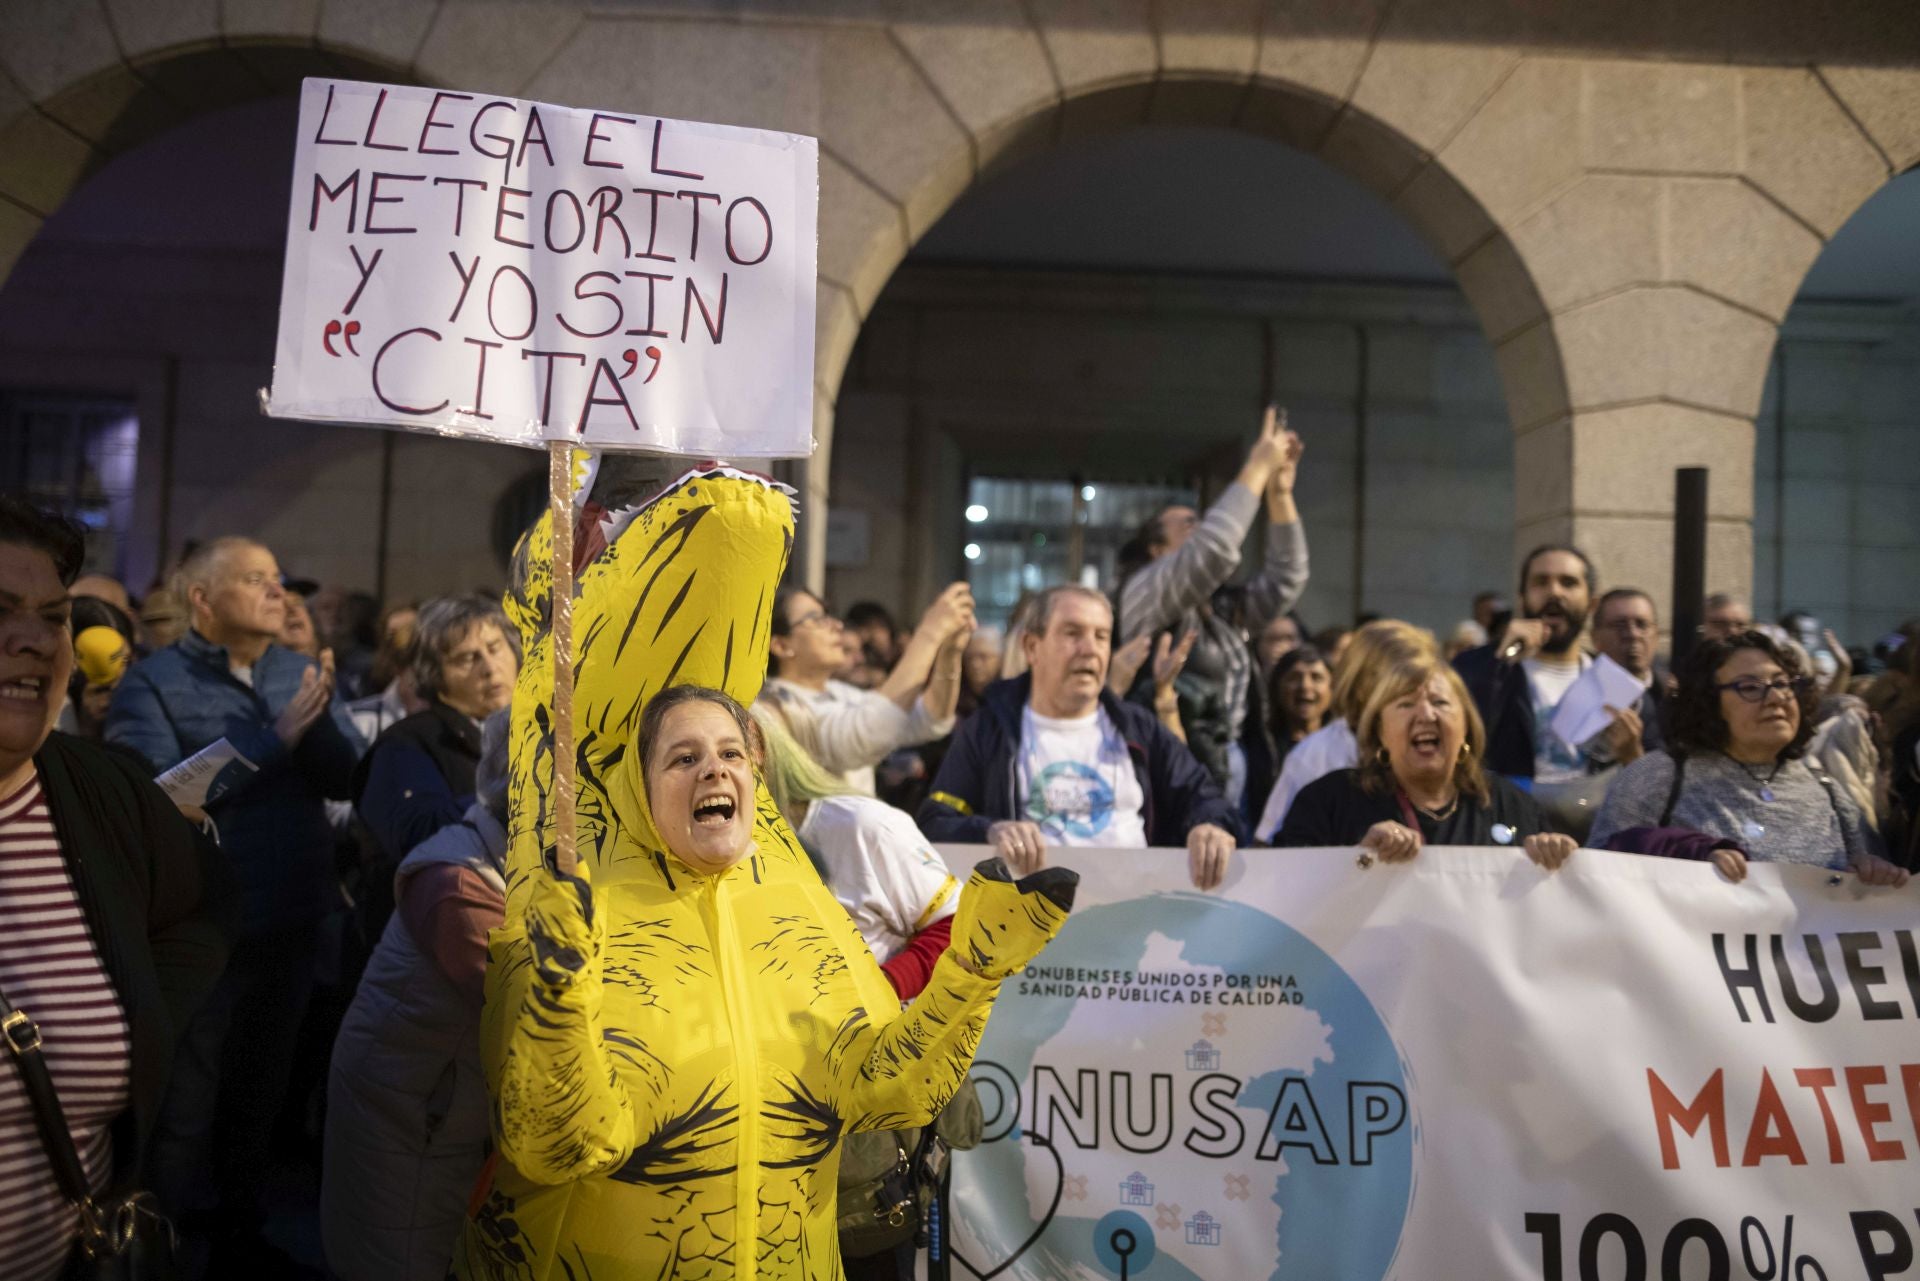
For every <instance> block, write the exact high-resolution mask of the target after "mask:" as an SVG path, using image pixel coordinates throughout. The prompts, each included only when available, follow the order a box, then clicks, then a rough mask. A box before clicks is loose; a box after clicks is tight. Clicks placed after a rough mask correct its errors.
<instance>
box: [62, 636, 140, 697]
mask: <svg viewBox="0 0 1920 1281" xmlns="http://www.w3.org/2000/svg"><path fill="white" fill-rule="evenodd" d="M73 657H74V660H75V661H76V662H78V663H79V664H80V670H81V671H82V672H84V673H85V674H86V677H87V683H88V684H89V685H112V684H115V683H117V682H118V681H119V679H120V677H121V674H122V673H124V672H125V671H126V670H127V664H128V663H130V662H132V661H133V651H132V650H131V649H129V648H128V647H127V638H126V637H124V636H122V635H121V634H120V633H119V632H117V631H115V630H114V629H113V628H111V627H89V628H87V629H86V630H85V631H83V632H81V633H80V634H79V635H78V636H76V637H74V638H73Z"/></svg>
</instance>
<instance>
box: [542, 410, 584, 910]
mask: <svg viewBox="0 0 1920 1281" xmlns="http://www.w3.org/2000/svg"><path fill="white" fill-rule="evenodd" d="M547 506H548V510H549V511H551V512H552V514H553V625H552V628H551V635H552V637H553V845H554V864H555V866H556V867H557V868H558V870H559V871H560V873H561V875H563V876H571V875H573V870H574V867H575V866H576V865H577V863H578V861H579V853H578V851H577V849H576V848H575V843H574V821H573V819H574V815H573V788H574V764H575V760H574V748H573V446H572V444H571V443H570V442H568V441H564V440H552V441H548V442H547Z"/></svg>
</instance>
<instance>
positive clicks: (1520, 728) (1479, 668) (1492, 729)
mask: <svg viewBox="0 0 1920 1281" xmlns="http://www.w3.org/2000/svg"><path fill="white" fill-rule="evenodd" d="M1453 670H1454V671H1456V672H1459V673H1460V679H1461V680H1462V681H1464V682H1465V683H1466V686H1467V693H1469V694H1471V695H1473V704H1474V706H1475V707H1478V708H1479V709H1480V719H1481V720H1482V721H1484V722H1485V723H1486V726H1487V755H1486V760H1485V761H1484V764H1485V765H1486V767H1487V768H1488V769H1490V770H1492V771H1493V772H1494V773H1495V774H1502V775H1505V776H1506V777H1507V778H1532V777H1533V758H1534V746H1533V691H1532V689H1531V688H1529V687H1528V683H1527V669H1526V668H1525V667H1523V666H1521V665H1520V664H1519V663H1503V662H1501V661H1500V659H1499V658H1498V657H1496V656H1495V654H1494V652H1493V646H1491V645H1482V646H1480V647H1479V648H1478V649H1470V650H1467V651H1466V652H1465V653H1463V654H1460V655H1458V656H1456V657H1455V658H1454V660H1453ZM1660 683H1661V682H1660V677H1659V675H1658V673H1656V674H1655V675H1654V680H1653V685H1652V686H1651V687H1650V688H1649V689H1648V690H1647V692H1646V693H1644V694H1642V695H1641V696H1640V705H1639V707H1638V709H1637V710H1638V711H1639V713H1640V723H1641V730H1640V745H1641V746H1642V747H1643V748H1645V749H1646V750H1647V751H1649V752H1653V751H1659V750H1661V749H1662V748H1664V747H1665V746H1666V739H1665V737H1664V736H1663V735H1662V734H1661V731H1660V695H1659V689H1660ZM1612 764H1613V762H1612V760H1610V759H1589V760H1588V762H1587V769H1588V770H1589V772H1591V771H1594V770H1599V769H1605V768H1607V767H1608V766H1610V765H1612Z"/></svg>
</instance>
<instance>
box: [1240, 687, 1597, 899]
mask: <svg viewBox="0 0 1920 1281" xmlns="http://www.w3.org/2000/svg"><path fill="white" fill-rule="evenodd" d="M1356 738H1357V743H1358V751H1359V761H1360V763H1359V765H1358V767H1357V768H1354V769H1344V770H1340V771H1338V772H1336V773H1332V774H1329V775H1327V776H1326V777H1325V778H1322V779H1319V780H1317V781H1315V782H1314V783H1312V784H1310V785H1308V786H1307V787H1306V788H1305V789H1303V790H1302V791H1301V793H1300V796H1299V798H1298V799H1297V800H1296V801H1295V802H1294V805H1293V808H1292V809H1291V810H1290V811H1289V812H1288V814H1287V821H1286V824H1285V826H1284V827H1282V828H1281V830H1280V836H1279V839H1278V841H1276V842H1275V843H1276V844H1278V845H1282V846H1313V845H1354V844H1358V845H1360V846H1362V847H1364V848H1366V849H1367V850H1369V851H1371V852H1372V853H1374V854H1376V855H1378V856H1379V857H1380V858H1381V859H1383V860H1385V861H1387V862H1389V863H1400V862H1405V861H1407V860H1408V859H1411V858H1413V857H1414V856H1415V855H1417V854H1418V853H1419V852H1420V850H1421V847H1422V846H1424V845H1510V846H1512V845H1517V846H1519V847H1521V848H1523V849H1524V850H1526V853H1527V857H1528V858H1531V859H1532V860H1533V861H1534V862H1536V863H1538V864H1540V865H1541V866H1542V867H1544V868H1546V869H1547V870H1549V871H1551V870H1553V869H1554V868H1557V867H1559V866H1560V865H1561V864H1562V863H1564V862H1566V860H1567V856H1568V855H1570V854H1572V853H1573V851H1574V848H1575V845H1574V840H1573V838H1572V837H1571V836H1565V835H1561V834H1560V833H1557V832H1549V831H1548V830H1547V824H1546V818H1545V816H1544V815H1543V814H1542V813H1541V812H1540V807H1539V806H1537V805H1535V804H1534V803H1533V799H1532V798H1531V797H1529V796H1528V795H1527V794H1526V793H1525V792H1522V791H1521V790H1520V789H1519V788H1517V787H1515V786H1514V785H1513V784H1511V783H1509V782H1507V780H1505V779H1504V778H1501V777H1499V776H1498V775H1491V774H1488V773H1487V772H1486V771H1485V770H1483V769H1482V768H1481V766H1480V759H1481V755H1482V753H1484V752H1485V750H1486V745H1487V733H1486V727H1485V726H1484V725H1483V724H1482V723H1481V720H1480V713H1479V712H1478V711H1476V710H1475V709H1474V706H1473V700H1472V699H1471V698H1470V697H1469V696H1468V694H1467V688H1466V685H1465V684H1464V683H1463V682H1462V681H1461V679H1460V676H1459V674H1458V673H1457V672H1455V671H1454V670H1453V668H1452V667H1450V666H1448V664H1447V662H1446V661H1445V660H1444V659H1442V658H1441V657H1440V655H1439V654H1438V653H1435V652H1433V651H1428V652H1425V653H1416V654H1406V655H1401V656H1399V657H1397V658H1394V659H1392V660H1390V661H1389V662H1388V663H1387V664H1386V665H1385V667H1384V670H1382V671H1380V672H1379V674H1378V677H1377V679H1376V680H1375V682H1374V685H1373V688H1372V690H1371V692H1370V693H1369V694H1368V695H1367V699H1366V703H1365V705H1364V706H1363V707H1362V708H1361V710H1360V713H1359V716H1358V718H1357V729H1356Z"/></svg>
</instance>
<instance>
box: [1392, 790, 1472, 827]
mask: <svg viewBox="0 0 1920 1281" xmlns="http://www.w3.org/2000/svg"><path fill="white" fill-rule="evenodd" d="M1400 804H1401V811H1402V813H1403V814H1404V815H1405V817H1406V819H1407V826H1408V827H1418V826H1419V824H1418V823H1415V822H1414V821H1413V814H1412V813H1411V811H1412V810H1418V811H1419V812H1420V813H1422V814H1425V815H1426V816H1427V817H1428V818H1430V819H1432V820H1433V821H1434V822H1436V823H1444V822H1445V821H1446V820H1447V819H1448V818H1450V817H1452V815H1453V812H1454V811H1455V810H1457V809H1459V808H1460V793H1459V792H1455V793H1454V794H1453V799H1452V800H1450V801H1448V802H1447V803H1446V804H1445V805H1435V806H1432V807H1428V806H1425V805H1421V804H1418V803H1416V802H1415V801H1414V800H1413V798H1412V797H1410V796H1408V795H1407V792H1406V789H1405V788H1401V789H1400Z"/></svg>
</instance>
